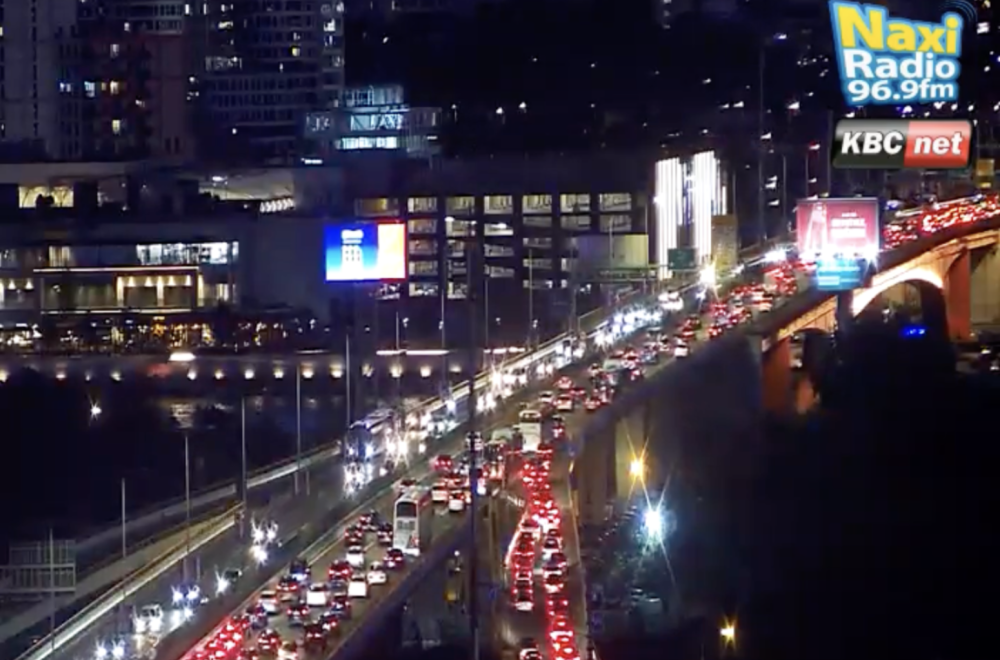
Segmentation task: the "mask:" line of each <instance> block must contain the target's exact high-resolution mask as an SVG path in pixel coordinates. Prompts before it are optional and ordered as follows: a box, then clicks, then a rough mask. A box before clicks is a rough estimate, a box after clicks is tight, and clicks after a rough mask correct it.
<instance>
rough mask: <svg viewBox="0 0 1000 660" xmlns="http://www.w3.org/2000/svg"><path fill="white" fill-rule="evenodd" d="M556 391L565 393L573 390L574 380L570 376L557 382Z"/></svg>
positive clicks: (563, 377)
mask: <svg viewBox="0 0 1000 660" xmlns="http://www.w3.org/2000/svg"><path fill="white" fill-rule="evenodd" d="M556 389H557V390H561V391H563V392H565V391H567V390H571V389H573V379H572V378H570V377H569V376H562V377H561V378H559V380H557V381H556Z"/></svg>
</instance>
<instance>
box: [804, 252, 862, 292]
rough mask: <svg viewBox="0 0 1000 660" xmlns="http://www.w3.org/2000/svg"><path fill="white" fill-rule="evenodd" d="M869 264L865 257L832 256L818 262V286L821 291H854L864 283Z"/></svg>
mask: <svg viewBox="0 0 1000 660" xmlns="http://www.w3.org/2000/svg"><path fill="white" fill-rule="evenodd" d="M867 267H868V265H867V262H866V261H865V260H864V259H857V258H842V257H830V258H821V259H820V260H819V261H817V262H816V288H817V289H819V290H820V291H853V290H854V289H858V288H860V287H861V286H863V284H864V279H865V271H866V269H867Z"/></svg>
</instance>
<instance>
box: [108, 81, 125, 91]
mask: <svg viewBox="0 0 1000 660" xmlns="http://www.w3.org/2000/svg"><path fill="white" fill-rule="evenodd" d="M108 89H109V91H110V92H111V93H112V94H118V93H119V92H121V91H122V90H121V84H120V83H119V82H118V81H117V80H112V81H111V85H110V86H109V88H108Z"/></svg>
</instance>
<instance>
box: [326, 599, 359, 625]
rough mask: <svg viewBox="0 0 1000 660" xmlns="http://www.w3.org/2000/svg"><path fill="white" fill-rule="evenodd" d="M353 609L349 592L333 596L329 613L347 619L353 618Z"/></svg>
mask: <svg viewBox="0 0 1000 660" xmlns="http://www.w3.org/2000/svg"><path fill="white" fill-rule="evenodd" d="M352 609H353V608H352V607H351V599H350V597H349V596H348V595H347V594H343V595H341V596H334V597H333V599H332V600H331V601H330V608H329V609H328V610H327V613H328V614H334V615H336V616H337V618H338V619H340V620H341V621H346V620H348V619H350V618H351V613H352Z"/></svg>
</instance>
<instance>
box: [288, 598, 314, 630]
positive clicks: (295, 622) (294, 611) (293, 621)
mask: <svg viewBox="0 0 1000 660" xmlns="http://www.w3.org/2000/svg"><path fill="white" fill-rule="evenodd" d="M285 614H286V615H287V616H288V625H290V626H302V625H305V624H306V623H308V622H309V621H310V619H311V618H312V614H311V613H310V612H309V606H308V605H306V604H305V603H293V604H291V605H289V606H288V609H287V610H285Z"/></svg>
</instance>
